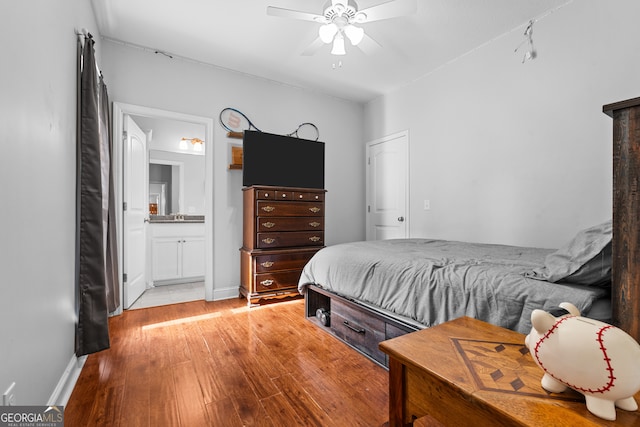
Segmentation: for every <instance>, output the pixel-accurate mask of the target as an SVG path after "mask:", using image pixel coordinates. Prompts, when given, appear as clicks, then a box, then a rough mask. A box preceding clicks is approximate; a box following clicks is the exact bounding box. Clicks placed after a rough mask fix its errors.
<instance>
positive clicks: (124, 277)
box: [122, 273, 127, 283]
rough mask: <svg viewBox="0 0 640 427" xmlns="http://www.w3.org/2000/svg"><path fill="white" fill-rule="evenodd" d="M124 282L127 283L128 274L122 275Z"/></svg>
mask: <svg viewBox="0 0 640 427" xmlns="http://www.w3.org/2000/svg"><path fill="white" fill-rule="evenodd" d="M122 282H123V283H127V273H123V274H122Z"/></svg>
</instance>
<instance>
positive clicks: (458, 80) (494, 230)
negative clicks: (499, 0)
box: [364, 0, 640, 247]
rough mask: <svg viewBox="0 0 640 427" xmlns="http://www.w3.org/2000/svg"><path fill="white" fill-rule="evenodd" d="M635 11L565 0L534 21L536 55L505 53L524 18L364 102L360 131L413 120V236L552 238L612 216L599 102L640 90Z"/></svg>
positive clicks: (523, 241)
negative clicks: (525, 58) (526, 58)
mask: <svg viewBox="0 0 640 427" xmlns="http://www.w3.org/2000/svg"><path fill="white" fill-rule="evenodd" d="M638 16H640V2H637V1H635V0H618V1H615V2H603V1H599V0H580V1H574V2H572V3H570V4H568V5H567V6H565V7H563V8H561V9H559V10H557V11H556V12H554V13H552V14H550V15H548V16H546V17H544V18H542V19H541V20H539V21H538V22H536V23H535V25H534V31H533V39H534V44H535V46H536V48H537V50H538V58H537V59H536V60H535V61H528V62H526V63H524V64H522V63H521V61H522V54H523V52H519V53H517V54H514V49H515V48H516V47H517V46H518V45H519V44H520V42H521V41H522V40H523V32H524V28H525V26H526V23H523V25H522V27H519V28H516V29H514V31H512V32H510V33H508V34H505V35H504V36H503V37H500V38H498V39H497V40H494V41H493V42H491V43H489V44H487V45H485V46H483V47H481V48H478V49H476V50H474V51H472V52H470V53H469V54H467V55H465V56H463V57H461V58H459V59H457V60H456V61H454V62H452V63H450V64H448V65H446V66H444V67H442V68H441V69H439V70H436V71H435V72H433V73H431V74H429V75H427V76H424V77H423V78H421V79H420V80H418V81H416V82H414V83H412V84H410V85H408V86H406V87H404V88H401V89H399V90H397V91H395V92H393V93H391V94H388V95H386V96H383V97H381V98H378V99H376V100H374V101H372V102H370V103H368V104H367V105H366V106H365V122H364V129H365V140H367V141H369V140H374V139H376V138H380V137H382V136H384V135H388V134H392V133H395V132H398V131H400V130H404V129H409V131H410V153H411V156H410V157H411V165H410V175H411V179H410V181H411V182H410V185H411V189H410V194H411V209H410V210H411V235H412V237H435V238H444V239H453V240H468V241H480V242H493V243H504V244H516V245H528V246H540V247H558V246H560V245H562V244H563V243H564V242H565V241H566V240H568V239H569V238H571V237H572V236H573V234H574V233H575V232H576V231H578V230H579V229H582V228H584V227H588V226H590V225H593V224H596V223H598V222H600V221H604V220H606V219H608V218H610V216H611V197H612V189H611V187H612V177H611V175H612V168H611V165H612V148H611V146H612V143H611V141H612V124H611V119H610V118H609V117H608V116H606V115H605V114H603V113H602V106H603V105H604V104H608V103H612V102H616V101H620V100H624V99H628V98H634V97H637V96H640V87H639V86H638V76H640V55H638V54H637V52H638V40H640V26H638V24H637V17H638ZM532 18H534V17H532ZM425 54H428V52H425ZM424 199H429V200H430V202H431V210H429V211H424V210H423V209H422V203H423V202H422V201H423V200H424Z"/></svg>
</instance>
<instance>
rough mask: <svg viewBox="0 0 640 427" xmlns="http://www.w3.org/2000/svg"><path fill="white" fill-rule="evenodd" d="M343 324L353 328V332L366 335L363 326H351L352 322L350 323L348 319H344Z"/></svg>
mask: <svg viewBox="0 0 640 427" xmlns="http://www.w3.org/2000/svg"><path fill="white" fill-rule="evenodd" d="M342 324H343V325H344V326H346V327H347V328H349V329H351V330H352V331H353V332H355V333H357V334H362V335H364V333H365V330H364V329H363V328H358V327H356V326H351V324H350V323H349V321H348V320H345V321H343V322H342Z"/></svg>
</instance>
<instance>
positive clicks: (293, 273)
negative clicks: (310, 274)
mask: <svg viewBox="0 0 640 427" xmlns="http://www.w3.org/2000/svg"><path fill="white" fill-rule="evenodd" d="M300 273H301V270H289V271H278V272H275V273H261V274H256V275H255V282H254V283H255V287H256V289H255V291H256V292H268V291H275V290H278V289H284V288H297V287H298V280H300Z"/></svg>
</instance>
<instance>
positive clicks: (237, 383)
mask: <svg viewBox="0 0 640 427" xmlns="http://www.w3.org/2000/svg"><path fill="white" fill-rule="evenodd" d="M110 329H111V330H110V334H111V348H110V349H109V350H105V351H102V352H99V353H96V354H93V355H90V356H89V357H88V359H87V361H86V363H85V366H84V369H83V371H82V373H81V375H80V377H79V379H78V381H77V383H76V386H75V389H74V391H73V393H72V395H71V397H70V399H69V402H68V403H67V405H66V407H65V414H64V415H65V426H82V427H85V426H97V425H101V426H122V427H132V426H153V427H156V426H163V427H165V426H166V427H173V426H184V427H200V426H223V427H226V426H243V425H246V426H252V425H256V426H286V427H289V426H323V427H324V426H328V427H330V426H336V427H342V426H381V425H383V424H384V423H386V421H387V420H388V418H389V417H388V373H387V371H386V370H384V369H383V368H381V367H380V366H378V365H376V364H375V363H373V362H371V361H370V360H368V359H367V358H365V357H364V356H362V355H360V354H359V353H357V352H356V351H354V350H353V349H351V348H350V347H348V346H346V345H345V344H343V343H341V342H339V341H338V340H336V339H335V338H333V337H332V336H331V335H329V334H328V333H326V332H324V331H322V330H320V329H319V328H318V327H317V326H315V325H313V324H312V323H311V322H309V321H308V320H306V319H305V318H304V301H303V300H296V301H292V302H285V303H278V304H271V305H267V306H264V307H257V308H247V307H246V300H242V299H232V300H226V301H217V302H205V301H195V302H189V303H183V304H174V305H169V306H163V307H154V308H145V309H140V310H130V311H125V313H124V314H123V315H121V316H117V317H113V318H111V319H110Z"/></svg>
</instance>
